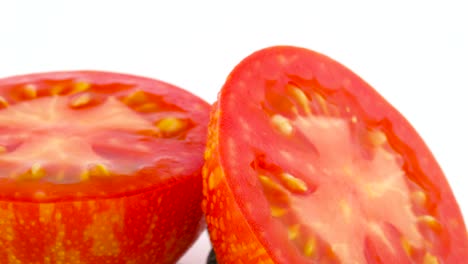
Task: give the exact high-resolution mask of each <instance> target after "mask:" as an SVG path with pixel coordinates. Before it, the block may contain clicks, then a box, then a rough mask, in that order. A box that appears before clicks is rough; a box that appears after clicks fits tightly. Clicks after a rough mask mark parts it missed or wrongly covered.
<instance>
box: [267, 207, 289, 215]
mask: <svg viewBox="0 0 468 264" xmlns="http://www.w3.org/2000/svg"><path fill="white" fill-rule="evenodd" d="M270 211H271V216H273V217H282V216H284V215H285V214H286V212H287V211H286V209H285V208H281V207H277V206H271V207H270Z"/></svg>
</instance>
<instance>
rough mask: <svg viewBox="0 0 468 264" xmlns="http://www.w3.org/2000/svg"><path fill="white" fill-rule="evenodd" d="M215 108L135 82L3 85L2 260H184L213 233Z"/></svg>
mask: <svg viewBox="0 0 468 264" xmlns="http://www.w3.org/2000/svg"><path fill="white" fill-rule="evenodd" d="M208 112H209V105H208V104H207V103H205V102H204V101H202V100H201V99H199V98H197V97H195V96H194V95H192V94H190V93H188V92H186V91H184V90H181V89H179V88H177V87H174V86H172V85H170V84H167V83H163V82H160V81H156V80H151V79H146V78H142V77H136V76H129V75H122V74H116V73H106V72H55V73H44V74H33V75H26V76H17V77H12V78H6V79H0V234H1V235H0V263H18V264H19V263H22V264H31V263H44V264H46V263H70V264H71V263H89V264H95V263H135V264H137V263H145V264H146V263H175V262H176V260H177V259H178V258H179V257H180V256H181V255H182V254H183V252H184V251H185V250H186V249H187V248H188V247H189V246H190V245H191V244H192V243H193V242H194V240H195V239H196V238H197V237H198V235H199V234H200V231H201V229H202V228H203V221H202V211H201V208H200V203H201V199H202V195H201V187H202V183H201V168H202V165H203V150H204V145H205V142H206V131H207V123H208V118H209V114H208Z"/></svg>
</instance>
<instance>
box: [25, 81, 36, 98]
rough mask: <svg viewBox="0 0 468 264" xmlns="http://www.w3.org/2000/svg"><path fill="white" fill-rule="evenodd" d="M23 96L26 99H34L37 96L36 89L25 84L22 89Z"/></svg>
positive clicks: (32, 85) (31, 85)
mask: <svg viewBox="0 0 468 264" xmlns="http://www.w3.org/2000/svg"><path fill="white" fill-rule="evenodd" d="M23 94H24V96H25V97H26V98H27V99H34V98H36V96H37V88H36V86H35V85H34V84H27V85H26V86H24V87H23Z"/></svg>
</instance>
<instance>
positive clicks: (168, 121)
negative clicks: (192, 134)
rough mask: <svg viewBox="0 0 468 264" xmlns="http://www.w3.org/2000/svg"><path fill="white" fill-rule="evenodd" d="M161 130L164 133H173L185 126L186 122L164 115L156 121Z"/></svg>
mask: <svg viewBox="0 0 468 264" xmlns="http://www.w3.org/2000/svg"><path fill="white" fill-rule="evenodd" d="M156 126H157V127H158V128H159V130H160V131H161V132H163V133H164V134H166V135H174V134H176V133H178V132H180V131H181V130H182V129H184V128H185V127H186V126H187V122H185V121H184V120H182V119H180V118H176V117H165V118H163V119H161V120H159V121H158V122H157V123H156Z"/></svg>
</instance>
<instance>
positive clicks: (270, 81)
mask: <svg viewBox="0 0 468 264" xmlns="http://www.w3.org/2000/svg"><path fill="white" fill-rule="evenodd" d="M205 158H206V163H205V167H204V173H203V174H204V201H203V209H204V212H205V213H206V220H207V224H208V228H209V231H210V238H211V241H212V242H213V245H214V248H215V251H216V255H217V258H218V261H219V262H220V263H346V264H348V263H352V264H357V263H392V264H394V263H423V264H437V263H439V264H442V263H445V264H447V263H453V264H460V263H464V262H465V261H466V260H467V259H468V239H467V235H466V227H465V224H464V222H463V219H462V216H461V213H460V210H459V207H458V205H457V203H456V201H455V199H454V196H453V194H452V191H451V189H450V187H449V185H448V184H447V181H446V179H445V177H444V175H443V173H442V171H441V169H440V168H439V166H438V164H437V162H436V161H435V159H434V157H433V156H432V154H431V152H430V151H429V149H428V148H427V146H426V145H425V143H424V142H423V140H422V139H421V138H420V137H419V135H418V134H417V133H416V131H415V130H414V129H413V128H412V127H411V125H410V124H409V123H408V121H406V120H405V119H404V117H403V116H402V115H401V114H399V113H398V112H397V110H395V109H394V108H393V107H392V106H391V105H390V104H389V103H387V102H386V101H385V100H384V99H383V98H382V97H381V96H380V95H379V94H378V93H377V92H376V91H375V90H374V89H372V88H371V87H370V86H369V85H368V84H367V83H365V82H364V81H363V80H361V79H360V78H359V77H357V76H356V75H355V74H354V73H352V72H351V71H350V70H348V69H346V68H345V67H343V66H342V65H340V64H339V63H337V62H336V61H333V60H332V59H330V58H328V57H326V56H323V55H321V54H318V53H315V52H313V51H309V50H306V49H302V48H296V47H272V48H268V49H265V50H261V51H258V52H256V53H254V54H253V55H251V56H249V57H248V58H246V59H245V60H244V61H242V62H241V63H240V64H239V65H238V66H237V67H236V68H235V69H234V70H233V72H232V73H231V74H230V76H229V77H228V80H227V82H226V83H225V85H224V87H223V89H222V91H221V93H220V94H219V100H218V102H217V104H216V105H215V107H214V111H213V113H212V117H211V123H210V126H209V139H208V149H207V151H206V153H205Z"/></svg>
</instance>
